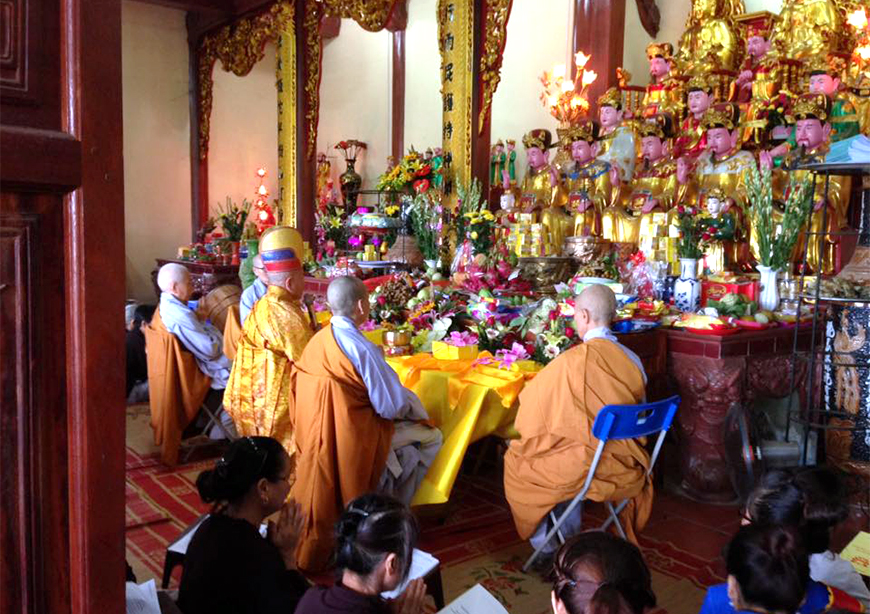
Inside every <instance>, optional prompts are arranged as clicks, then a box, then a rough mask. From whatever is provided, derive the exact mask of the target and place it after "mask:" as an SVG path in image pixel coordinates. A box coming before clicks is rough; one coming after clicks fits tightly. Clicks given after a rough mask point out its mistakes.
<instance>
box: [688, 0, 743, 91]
mask: <svg viewBox="0 0 870 614" xmlns="http://www.w3.org/2000/svg"><path fill="white" fill-rule="evenodd" d="M742 12H743V2H742V0H692V11H691V13H690V14H689V20H688V21H687V22H686V29H685V30H684V32H683V35H682V36H681V37H680V43H679V47H680V50H679V53H678V54H677V58H676V59H677V61H678V62H679V63H680V66H682V67H683V68H684V69H685V70H686V72H689V73H693V74H695V73H700V72H702V71H703V72H708V71H710V70H714V69H719V70H730V71H733V70H736V69H737V64H738V60H739V56H740V46H739V41H740V38H739V36H738V35H737V31H736V28H735V26H734V17H736V16H737V15H739V14H740V13H742Z"/></svg>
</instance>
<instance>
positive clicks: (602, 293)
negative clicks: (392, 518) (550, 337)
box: [504, 285, 653, 561]
mask: <svg viewBox="0 0 870 614" xmlns="http://www.w3.org/2000/svg"><path fill="white" fill-rule="evenodd" d="M615 314H616V296H615V295H614V294H613V291H612V290H610V288H608V287H606V286H603V285H594V286H589V287H587V288H586V289H585V290H583V291H582V292H581V293H580V294H579V296H577V299H576V304H575V307H574V324H575V326H576V330H577V334H578V335H580V336H582V338H583V343H581V344H580V345H578V346H576V347H574V348H572V349H570V350H568V351H567V352H564V353H563V354H561V355H560V356H559V357H558V358H556V359H555V360H554V361H553V362H551V363H550V364H548V365H547V366H546V367H544V369H543V370H542V371H541V372H540V373H538V375H537V376H535V378H534V379H533V380H531V381H530V382H529V383H528V384H527V385H526V387H525V388H524V389H523V391H522V392H521V393H520V408H519V411H518V412H517V418H516V421H515V426H516V429H517V431H518V432H519V433H520V439H518V440H514V441H512V442H511V444H510V447H509V448H508V451H507V453H506V454H505V457H504V486H505V496H506V497H507V500H508V503H509V504H510V507H511V512H512V514H513V517H514V524H515V525H516V527H517V532H518V533H519V534H520V537H522V538H523V539H529V540H530V541H531V543H532V546H534V547H535V548H537V547H539V546H541V545H542V544H543V543H544V538H545V537H546V535H547V532H548V531H549V530H550V529H552V527H553V525H552V521H550V519H549V512H550V510H552V509H553V508H555V512H554V513H555V514H556V516H557V517H559V516H560V514H561V513H562V510H564V509H565V508H566V507H567V506H568V504H569V503H570V502H571V500H572V499H573V498H574V495H576V494H577V493H578V492H580V490H581V489H582V488H583V483H584V481H585V480H586V476H587V473H588V472H589V468H590V466H591V464H592V459H593V457H594V455H595V449H596V447H597V446H598V440H597V439H596V438H595V437H594V436H593V435H592V424H593V422H594V421H595V417H596V415H597V414H598V412H599V411H600V410H601V408H602V407H604V406H605V405H635V404H638V403H642V402H643V401H644V398H645V392H644V387H645V385H646V374H645V373H644V369H643V365H642V364H641V362H640V359H639V358H638V357H637V355H636V354H635V353H634V352H632V351H631V350H629V349H628V348H626V347H624V346H623V345H621V344H620V343H619V342H617V340H616V337H615V336H614V335H613V333H612V332H611V331H610V323H611V321H612V319H613V317H614V315H615ZM649 462H650V458H649V454H647V452H646V450H644V448H643V441H639V440H638V441H635V440H632V439H626V440H617V441H611V442H609V443H608V444H607V447H605V448H604V452H603V453H602V455H601V460H600V461H599V463H598V469H597V471H596V473H595V479H594V480H593V482H592V484H591V486H590V487H589V491H588V492H587V495H586V496H587V498H588V499H591V500H593V501H607V500H613V499H615V500H618V501H619V500H622V499H630V501H629V503H628V504H627V505H626V507H625V509H624V510H623V511H622V513H621V514H620V522H621V524H622V526H623V528H624V529H625V533H626V536H627V537H628V539H629V540H630V541H631V542H633V543H635V544H636V543H637V532H638V531H640V530H641V529H642V528H643V527H644V525H646V522H647V519H648V518H649V514H650V510H651V509H652V500H653V485H652V480H651V479H648V478H647V477H646V470H647V467H649ZM581 508H582V506H577V507H576V508H575V510H574V512H572V515H571V517H569V518H568V519H567V520H566V522H565V523H564V524H563V525H562V534H563V535H564V536H565V538H566V539H567V538H568V537H569V536H570V535H573V534H574V533H576V532H577V530H578V528H579V526H580V523H579V521H580V515H581ZM558 545H559V543H558V541H557V540H556V539H555V538H554V539H551V540H550V543H548V544H547V545H546V547H545V548H544V549H543V550H542V551H541V552H542V554H543V555H544V558H543V559H542V561H543V560H546V558H547V555H551V554H552V553H553V552H554V551H555V549H556V547H557V546H558Z"/></svg>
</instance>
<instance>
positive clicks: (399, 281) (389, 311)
mask: <svg viewBox="0 0 870 614" xmlns="http://www.w3.org/2000/svg"><path fill="white" fill-rule="evenodd" d="M416 294H417V291H416V289H415V288H414V286H413V285H411V283H410V282H409V280H408V279H406V278H405V277H397V278H394V279H391V280H390V281H388V282H386V283H385V284H384V285H382V286H378V287H377V288H375V291H374V292H372V293H371V294H370V295H369V304H370V306H371V309H372V311H371V318H372V319H373V320H374V321H375V322H379V323H384V322H388V323H391V324H404V323H405V317H404V312H405V309H406V305H407V303H408V301H409V300H411V298H412V297H414V296H415V295H416Z"/></svg>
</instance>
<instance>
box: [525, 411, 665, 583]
mask: <svg viewBox="0 0 870 614" xmlns="http://www.w3.org/2000/svg"><path fill="white" fill-rule="evenodd" d="M679 405H680V397H679V396H672V397H670V398H669V399H665V400H663V401H656V402H655V403H643V404H641V405H605V406H604V407H602V408H601V411H600V412H598V415H597V416H596V417H595V423H594V424H593V425H592V434H593V435H594V436H595V437H596V438H598V447H597V448H596V450H595V456H594V457H593V459H592V465H591V466H590V467H589V473H588V474H587V476H586V482H585V483H584V484H583V488H582V489H580V492H578V493H577V494H576V495H575V496H574V498H573V499H572V500H571V502H570V503H569V504H568V507H567V508H565V511H564V512H563V513H562V515H561V516H560V517H559V518H558V519H557V518H556V514H555V513H554V510H550V513H549V518H550V519H551V520H552V521H553V528H552V529H550V531H549V532H548V533H547V536H546V537H545V538H544V543H543V544H541V545H540V546H539V547H538V548H536V549H535V551H534V552H533V553H532V556H530V557H529V560H527V561H526V564H525V565H523V571H526V570H527V569H528V568H529V566H530V565H531V564H532V562H533V561H534V560H535V559H536V558H537V556H538V554H540V553H541V550H543V549H544V548H545V547H546V546H547V544H549V543H550V540H551V539H553V536H554V535H556V536H558V538H559V543H562V544H564V543H565V536H564V535H563V534H562V531H561V527H562V524H564V522H565V520H566V519H568V518H569V517H570V515H571V513H572V512H573V511H574V508H576V507H577V506H578V505H579V506H580V510H581V521H582V510H583V507H582V506H583V502H584V501H585V500H586V493H587V492H588V491H589V487H590V486H591V485H592V481H593V480H594V479H595V470H596V469H597V468H598V462H599V461H600V460H601V454H602V453H603V452H604V446H605V445H607V442H608V441H609V440H611V439H634V438H636V437H647V436H649V435H652V434H654V433H658V434H659V436H658V439H657V440H656V445H655V448H654V449H653V453H652V457H651V458H650V463H649V468H648V469H647V471H646V475H647V477H649V475H650V473H652V470H653V467H654V466H655V464H656V460H657V459H658V456H659V452H660V451H661V449H662V443H664V440H665V435H666V434H667V432H668V429H669V428H671V423H672V422H673V421H674V415H675V414H676V413H677V407H679ZM628 501H629V500H628V499H623V500H622V501H620V502H619V503H618V504H617V505H616V507H614V506H613V502H611V501H604V505H605V507H607V511H608V513H609V518H608V519H607V521H606V522H605V523H604V524H603V525H601V527H600V529H601V530H602V531H603V530H605V529H606V528H607V527H609V526H610V523H611V522H613V523H615V524H616V530H617V531H619V534H620V535H621V536H622V538H623V539H625V531H624V530H623V528H622V525H621V524H620V523H619V518H618V515H619V513H620V512H621V511H622V510H623V509H624V508H625V506H626V505H628Z"/></svg>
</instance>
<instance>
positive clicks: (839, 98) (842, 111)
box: [807, 55, 861, 143]
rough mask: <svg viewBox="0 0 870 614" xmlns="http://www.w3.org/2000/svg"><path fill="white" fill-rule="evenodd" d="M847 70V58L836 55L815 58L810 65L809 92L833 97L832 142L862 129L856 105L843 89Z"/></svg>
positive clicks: (831, 116)
mask: <svg viewBox="0 0 870 614" xmlns="http://www.w3.org/2000/svg"><path fill="white" fill-rule="evenodd" d="M845 70H846V62H845V60H843V58H841V57H838V56H835V55H828V57H821V58H813V60H812V61H811V62H810V63H809V65H808V71H807V72H808V74H809V84H808V89H809V93H810V94H824V95H825V96H827V97H828V98H830V99H831V115H830V121H831V125H832V126H833V131H832V132H831V142H832V143H836V142H837V141H842V140H843V139H848V138H849V137H852V136H855V135H856V134H858V133H859V132H860V130H861V129H860V126H859V124H858V115H857V112H856V111H855V106H854V105H853V104H852V101H851V100H850V99H849V97H848V95H847V94H846V93H844V92H843V91H842V90H841V83H840V79H841V77H842V75H843V73H844V72H845Z"/></svg>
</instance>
